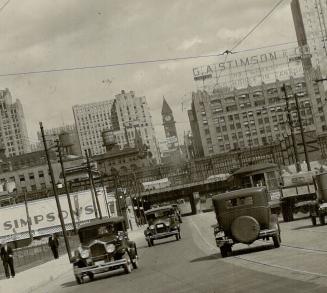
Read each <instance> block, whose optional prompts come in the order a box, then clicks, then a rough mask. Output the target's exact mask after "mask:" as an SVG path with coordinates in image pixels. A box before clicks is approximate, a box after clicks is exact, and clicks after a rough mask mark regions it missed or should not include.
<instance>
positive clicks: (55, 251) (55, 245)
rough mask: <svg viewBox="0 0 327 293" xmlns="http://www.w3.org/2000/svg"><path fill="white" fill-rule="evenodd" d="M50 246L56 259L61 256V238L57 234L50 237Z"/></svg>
mask: <svg viewBox="0 0 327 293" xmlns="http://www.w3.org/2000/svg"><path fill="white" fill-rule="evenodd" d="M49 246H50V248H51V250H52V253H53V256H54V258H55V259H57V258H59V253H58V247H59V240H58V238H57V236H56V234H53V235H52V236H50V237H49Z"/></svg>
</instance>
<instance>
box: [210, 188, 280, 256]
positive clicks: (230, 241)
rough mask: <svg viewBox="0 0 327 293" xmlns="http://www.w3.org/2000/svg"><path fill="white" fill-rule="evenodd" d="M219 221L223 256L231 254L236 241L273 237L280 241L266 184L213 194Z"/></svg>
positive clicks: (216, 230)
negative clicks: (264, 185)
mask: <svg viewBox="0 0 327 293" xmlns="http://www.w3.org/2000/svg"><path fill="white" fill-rule="evenodd" d="M212 201H213V206H214V210H215V213H216V218H217V222H218V224H217V225H216V226H215V228H214V235H215V239H216V244H217V246H218V247H219V248H220V252H221V256H222V257H227V256H230V255H231V254H232V246H233V245H234V244H237V243H244V244H251V243H253V242H254V241H256V240H258V239H264V240H269V238H272V240H273V243H274V246H275V247H276V248H277V247H279V246H280V243H281V236H280V227H279V223H278V217H277V215H275V214H271V209H270V206H269V194H268V192H267V189H266V187H252V188H245V189H239V190H235V191H230V192H226V193H223V194H218V195H215V196H213V198H212Z"/></svg>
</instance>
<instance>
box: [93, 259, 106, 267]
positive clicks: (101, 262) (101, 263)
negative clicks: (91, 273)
mask: <svg viewBox="0 0 327 293" xmlns="http://www.w3.org/2000/svg"><path fill="white" fill-rule="evenodd" d="M95 264H96V265H97V266H100V265H103V264H104V260H99V261H96V262H95Z"/></svg>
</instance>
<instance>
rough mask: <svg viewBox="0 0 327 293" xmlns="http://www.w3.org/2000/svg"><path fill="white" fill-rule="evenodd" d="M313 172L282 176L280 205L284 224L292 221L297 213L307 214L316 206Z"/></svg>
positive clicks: (314, 174) (314, 175)
mask: <svg viewBox="0 0 327 293" xmlns="http://www.w3.org/2000/svg"><path fill="white" fill-rule="evenodd" d="M315 177H316V173H315V171H302V172H299V173H295V174H286V175H283V176H282V178H283V183H282V185H281V186H280V205H281V212H282V215H283V219H284V222H290V221H293V220H294V214H296V213H298V212H302V213H308V212H310V211H311V210H312V209H313V207H314V206H315V205H316V200H317V187H316V182H315Z"/></svg>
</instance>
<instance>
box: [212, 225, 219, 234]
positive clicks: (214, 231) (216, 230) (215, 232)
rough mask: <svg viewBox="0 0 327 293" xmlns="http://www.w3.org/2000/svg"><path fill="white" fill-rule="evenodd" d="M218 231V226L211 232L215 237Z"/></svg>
mask: <svg viewBox="0 0 327 293" xmlns="http://www.w3.org/2000/svg"><path fill="white" fill-rule="evenodd" d="M219 231H220V228H219V226H216V227H215V228H214V230H213V233H214V234H215V235H216V234H217V233H218V232H219Z"/></svg>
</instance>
